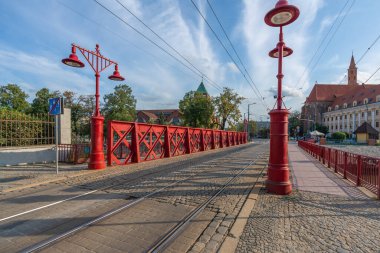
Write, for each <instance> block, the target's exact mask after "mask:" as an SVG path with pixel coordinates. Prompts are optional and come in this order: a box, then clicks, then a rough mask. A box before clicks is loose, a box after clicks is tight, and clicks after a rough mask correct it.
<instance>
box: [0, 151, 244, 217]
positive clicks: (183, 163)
mask: <svg viewBox="0 0 380 253" xmlns="http://www.w3.org/2000/svg"><path fill="white" fill-rule="evenodd" d="M244 148H245V147H237V148H235V149H234V150H232V153H236V152H239V151H241V150H243V149H244ZM229 151H230V152H231V150H229ZM226 152H227V150H225V151H222V152H218V153H215V154H213V155H215V156H216V157H215V158H213V159H207V157H201V158H200V161H198V162H199V163H204V161H208V162H211V161H214V160H218V159H220V158H221V157H223V155H224V154H225V153H226ZM195 159H199V158H197V157H194V158H191V159H189V160H185V161H180V162H175V163H173V164H169V165H166V164H164V165H161V166H159V167H164V168H163V169H160V168H157V169H156V170H154V171H151V172H147V173H142V175H139V176H136V177H133V178H130V179H123V180H120V181H122V182H120V183H117V184H113V183H112V182H111V183H110V185H109V186H105V187H100V188H95V187H91V184H94V181H95V182H96V180H98V179H101V178H102V177H104V175H101V176H98V177H95V178H91V179H89V180H91V182H88V183H82V184H80V185H74V186H73V187H78V188H82V189H83V188H84V189H91V190H90V191H87V192H84V193H81V194H78V195H75V196H71V197H69V198H64V199H61V200H59V201H55V202H52V203H49V204H46V205H42V206H38V207H34V208H31V209H29V210H23V211H19V212H18V213H15V214H12V215H8V216H6V217H0V224H1V223H3V222H5V221H8V220H11V219H13V218H16V217H20V216H22V215H25V214H29V213H32V212H36V211H39V210H42V209H45V208H49V207H53V206H56V205H59V204H62V203H64V202H67V201H71V200H75V199H79V198H82V197H85V196H88V195H91V194H95V193H99V192H105V191H107V190H110V189H112V188H115V187H118V186H123V185H125V184H133V183H138V182H139V181H143V180H145V179H146V178H149V177H152V176H154V175H158V176H159V175H160V174H164V173H167V172H168V171H169V172H176V171H177V172H180V171H183V170H186V169H188V168H190V167H192V166H191V165H192V164H193V162H194V160H195ZM165 167H166V168H165ZM178 167H183V168H182V169H177V168H178ZM120 173H123V172H118V173H116V175H115V173H113V174H111V175H109V176H108V177H109V178H107V179H106V180H110V181H112V177H114V176H117V175H119V174H120ZM123 176H125V177H126V176H128V175H123ZM94 188H95V189H94ZM50 190H52V189H50V188H49V189H47V191H50ZM35 193H36V192H33V193H32V194H35ZM37 193H41V190H39V191H37ZM25 196H28V195H21V196H18V197H25ZM16 198H17V197H16ZM14 199H15V198H14V197H13V198H8V199H1V200H0V203H1V202H7V201H14Z"/></svg>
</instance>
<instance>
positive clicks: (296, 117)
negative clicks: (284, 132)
mask: <svg viewBox="0 0 380 253" xmlns="http://www.w3.org/2000/svg"><path fill="white" fill-rule="evenodd" d="M300 118H301V113H300V112H299V111H293V112H291V113H290V115H289V117H288V122H289V125H288V128H289V132H290V135H291V136H297V135H298V134H299V133H298V132H297V127H299V129H301V126H302V122H301V120H300ZM300 132H301V131H300Z"/></svg>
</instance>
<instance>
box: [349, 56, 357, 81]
mask: <svg viewBox="0 0 380 253" xmlns="http://www.w3.org/2000/svg"><path fill="white" fill-rule="evenodd" d="M357 73H358V68H357V67H356V63H355V58H354V53H352V55H351V61H350V66H349V67H348V73H347V77H348V85H358V76H357Z"/></svg>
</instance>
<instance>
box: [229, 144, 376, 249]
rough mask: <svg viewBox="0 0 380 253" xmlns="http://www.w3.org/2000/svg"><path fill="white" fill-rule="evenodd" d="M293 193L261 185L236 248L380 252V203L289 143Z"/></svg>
mask: <svg viewBox="0 0 380 253" xmlns="http://www.w3.org/2000/svg"><path fill="white" fill-rule="evenodd" d="M289 159H290V161H291V165H292V166H291V172H292V182H293V187H294V189H293V193H292V194H291V195H289V196H277V195H272V194H268V193H267V192H266V190H265V189H262V190H261V191H260V194H259V198H258V200H257V202H256V204H255V206H254V208H253V210H252V211H251V214H250V215H249V218H248V223H247V224H246V226H245V228H244V231H243V234H242V235H241V237H240V241H239V243H238V247H237V250H236V252H340V253H343V252H380V241H379V238H380V230H379V229H378V228H379V226H380V202H379V201H377V200H373V199H371V198H369V197H367V196H366V195H364V194H363V193H362V192H361V191H360V190H359V189H358V188H356V187H355V186H354V185H352V184H350V183H349V182H347V181H346V180H343V179H342V178H340V176H338V175H336V174H334V173H333V172H332V171H331V170H329V169H327V168H326V167H325V166H323V165H322V164H320V163H319V162H318V161H316V160H315V159H314V158H312V157H310V156H309V155H307V153H305V152H304V151H302V150H301V149H299V148H298V147H297V146H296V144H289Z"/></svg>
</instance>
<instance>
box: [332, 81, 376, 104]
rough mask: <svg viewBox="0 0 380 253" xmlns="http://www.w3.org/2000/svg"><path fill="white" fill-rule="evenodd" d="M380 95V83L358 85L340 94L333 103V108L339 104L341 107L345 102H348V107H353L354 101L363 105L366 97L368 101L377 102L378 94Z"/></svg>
mask: <svg viewBox="0 0 380 253" xmlns="http://www.w3.org/2000/svg"><path fill="white" fill-rule="evenodd" d="M379 95H380V85H373V84H366V85H357V86H355V87H353V88H352V89H349V90H348V91H347V93H346V94H344V95H343V96H340V97H338V98H336V99H335V100H334V102H333V103H332V104H331V107H332V108H335V106H336V105H339V108H342V107H343V104H345V103H347V106H348V107H352V103H353V102H354V101H356V102H357V105H363V104H364V103H363V101H364V99H365V98H368V103H369V104H370V103H375V102H376V96H379Z"/></svg>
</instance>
